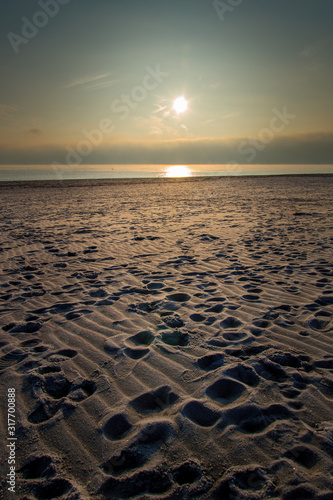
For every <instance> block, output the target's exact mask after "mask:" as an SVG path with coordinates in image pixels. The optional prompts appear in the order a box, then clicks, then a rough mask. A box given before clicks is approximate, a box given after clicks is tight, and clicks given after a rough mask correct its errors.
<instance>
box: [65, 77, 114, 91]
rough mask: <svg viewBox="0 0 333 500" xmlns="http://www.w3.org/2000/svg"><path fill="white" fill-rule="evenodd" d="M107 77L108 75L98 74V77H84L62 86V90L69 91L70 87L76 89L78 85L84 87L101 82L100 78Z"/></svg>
mask: <svg viewBox="0 0 333 500" xmlns="http://www.w3.org/2000/svg"><path fill="white" fill-rule="evenodd" d="M108 76H110V73H100V74H98V75H90V76H85V77H82V78H78V79H76V80H73V81H72V82H70V83H67V84H66V85H63V87H62V88H63V89H69V88H72V87H78V86H80V85H86V84H87V83H91V82H95V81H96V80H101V79H102V78H106V77H108Z"/></svg>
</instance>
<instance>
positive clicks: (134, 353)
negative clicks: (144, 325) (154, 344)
mask: <svg viewBox="0 0 333 500" xmlns="http://www.w3.org/2000/svg"><path fill="white" fill-rule="evenodd" d="M124 353H125V354H126V356H128V357H129V358H132V359H141V358H143V357H144V356H147V354H149V353H150V349H140V348H139V347H134V348H133V347H126V348H125V349H124Z"/></svg>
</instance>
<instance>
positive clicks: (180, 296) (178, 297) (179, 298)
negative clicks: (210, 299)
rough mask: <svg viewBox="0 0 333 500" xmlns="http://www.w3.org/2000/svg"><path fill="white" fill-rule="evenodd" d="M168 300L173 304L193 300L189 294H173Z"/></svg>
mask: <svg viewBox="0 0 333 500" xmlns="http://www.w3.org/2000/svg"><path fill="white" fill-rule="evenodd" d="M167 298H168V299H169V300H171V301H173V302H188V301H189V300H190V299H191V295H188V294H187V293H172V294H171V295H168V296H167Z"/></svg>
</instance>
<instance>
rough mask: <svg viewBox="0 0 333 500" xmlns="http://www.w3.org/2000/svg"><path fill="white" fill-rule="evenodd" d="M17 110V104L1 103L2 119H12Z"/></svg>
mask: <svg viewBox="0 0 333 500" xmlns="http://www.w3.org/2000/svg"><path fill="white" fill-rule="evenodd" d="M15 111H16V106H14V104H0V119H2V120H12V119H13V113H14V112H15Z"/></svg>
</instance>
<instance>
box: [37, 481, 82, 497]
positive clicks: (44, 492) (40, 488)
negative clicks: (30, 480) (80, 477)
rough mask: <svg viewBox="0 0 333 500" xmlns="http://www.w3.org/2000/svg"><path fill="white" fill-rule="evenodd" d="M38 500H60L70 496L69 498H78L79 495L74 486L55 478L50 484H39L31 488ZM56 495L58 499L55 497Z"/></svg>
mask: <svg viewBox="0 0 333 500" xmlns="http://www.w3.org/2000/svg"><path fill="white" fill-rule="evenodd" d="M30 488H31V490H32V491H33V493H34V495H35V497H36V498H40V499H42V498H43V499H44V498H58V497H60V496H63V495H65V494H66V495H68V496H67V498H77V495H78V494H79V493H78V492H77V491H75V489H74V487H73V485H72V484H71V483H70V482H69V481H67V479H63V478H55V479H52V480H50V481H48V482H38V483H36V484H34V485H31V486H30ZM54 495H56V497H55V496H54Z"/></svg>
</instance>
